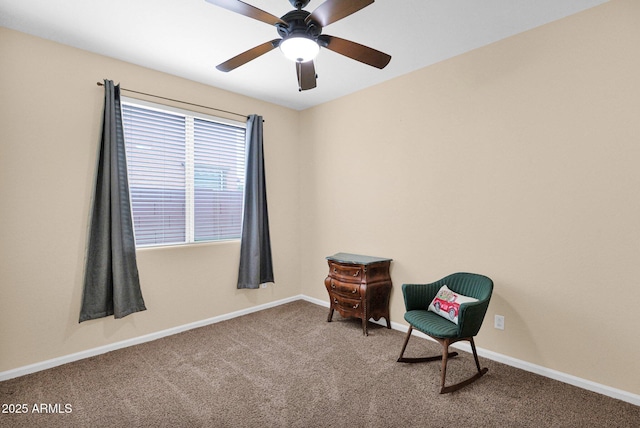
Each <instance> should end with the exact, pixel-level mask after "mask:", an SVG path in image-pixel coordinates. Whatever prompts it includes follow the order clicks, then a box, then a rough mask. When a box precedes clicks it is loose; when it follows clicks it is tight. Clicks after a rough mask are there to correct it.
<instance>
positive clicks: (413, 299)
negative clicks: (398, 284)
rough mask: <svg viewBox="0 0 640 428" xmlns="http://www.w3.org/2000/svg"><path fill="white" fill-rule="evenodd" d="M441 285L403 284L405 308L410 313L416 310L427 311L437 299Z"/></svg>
mask: <svg viewBox="0 0 640 428" xmlns="http://www.w3.org/2000/svg"><path fill="white" fill-rule="evenodd" d="M440 287H441V284H439V283H432V284H402V295H403V296H404V306H405V308H406V310H407V312H408V311H413V310H416V309H424V310H426V309H427V307H428V306H429V303H430V302H431V301H432V300H433V298H434V297H436V294H437V293H438V290H439V289H440Z"/></svg>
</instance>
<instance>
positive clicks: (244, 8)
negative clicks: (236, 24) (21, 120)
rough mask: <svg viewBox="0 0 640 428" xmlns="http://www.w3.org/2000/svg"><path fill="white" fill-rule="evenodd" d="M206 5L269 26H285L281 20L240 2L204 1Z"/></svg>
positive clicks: (225, 0)
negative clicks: (217, 7) (220, 8)
mask: <svg viewBox="0 0 640 428" xmlns="http://www.w3.org/2000/svg"><path fill="white" fill-rule="evenodd" d="M206 1H207V2H208V3H211V4H214V5H216V6H220V7H222V8H224V9H227V10H230V11H232V12H236V13H239V14H241V15H244V16H248V17H249V18H253V19H257V20H258V21H262V22H266V23H267V24H269V25H276V24H278V23H281V24H284V25H287V23H286V22H284V21H283V20H282V19H280V18H278V17H277V16H275V15H272V14H270V13H269V12H265V11H264V10H262V9H258V8H257V7H255V6H251V5H250V4H247V3H244V2H241V1H240V0H206Z"/></svg>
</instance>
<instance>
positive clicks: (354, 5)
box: [305, 0, 374, 27]
mask: <svg viewBox="0 0 640 428" xmlns="http://www.w3.org/2000/svg"><path fill="white" fill-rule="evenodd" d="M373 2H374V0H327V1H325V2H324V3H322V4H321V5H320V6H318V7H317V8H316V10H314V11H313V12H311V15H309V16H307V19H305V22H307V23H308V22H309V21H315V22H317V23H319V24H320V25H321V26H323V27H326V26H327V25H329V24H331V23H333V22H336V21H338V20H339V19H342V18H344V17H346V16H349V15H351V14H352V13H355V12H357V11H359V10H360V9H362V8H364V7H366V6H369V5H370V4H371V3H373Z"/></svg>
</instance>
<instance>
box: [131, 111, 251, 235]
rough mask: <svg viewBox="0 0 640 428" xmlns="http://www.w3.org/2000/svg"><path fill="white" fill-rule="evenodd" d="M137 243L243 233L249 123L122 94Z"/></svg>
mask: <svg viewBox="0 0 640 428" xmlns="http://www.w3.org/2000/svg"><path fill="white" fill-rule="evenodd" d="M122 120H123V126H124V137H125V145H126V150H127V167H128V172H129V190H130V193H131V206H132V212H133V223H134V230H135V237H136V245H137V246H149V245H166V244H178V243H191V242H200V241H217V240H228V239H239V238H240V233H241V227H242V201H243V189H244V175H245V129H244V126H243V125H242V124H234V123H225V122H222V121H221V120H220V121H218V120H216V118H212V117H210V116H204V115H199V114H196V113H193V112H187V111H183V110H175V109H171V111H169V110H163V109H161V108H155V107H151V106H149V105H147V104H144V105H140V104H137V103H134V102H129V101H123V103H122Z"/></svg>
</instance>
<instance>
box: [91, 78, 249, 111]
mask: <svg viewBox="0 0 640 428" xmlns="http://www.w3.org/2000/svg"><path fill="white" fill-rule="evenodd" d="M96 83H97V85H98V86H104V83H102V82H96ZM120 90H121V91H126V92H133V93H134V94H140V95H146V96H148V97H154V98H160V99H162V100H167V101H173V102H176V103H182V104H188V105H191V106H195V107H202V108H206V109H209V110H215V111H219V112H222V113H227V114H233V115H235V116H240V117H244V118H245V119H246V118H247V117H248V115H246V114H240V113H234V112H232V111H227V110H221V109H219V108H215V107H209V106H203V105H201V104H194V103H190V102H187V101H181V100H176V99H173V98H167V97H161V96H160V95H153V94H148V93H146V92H140V91H134V90H132V89H125V88H120Z"/></svg>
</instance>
